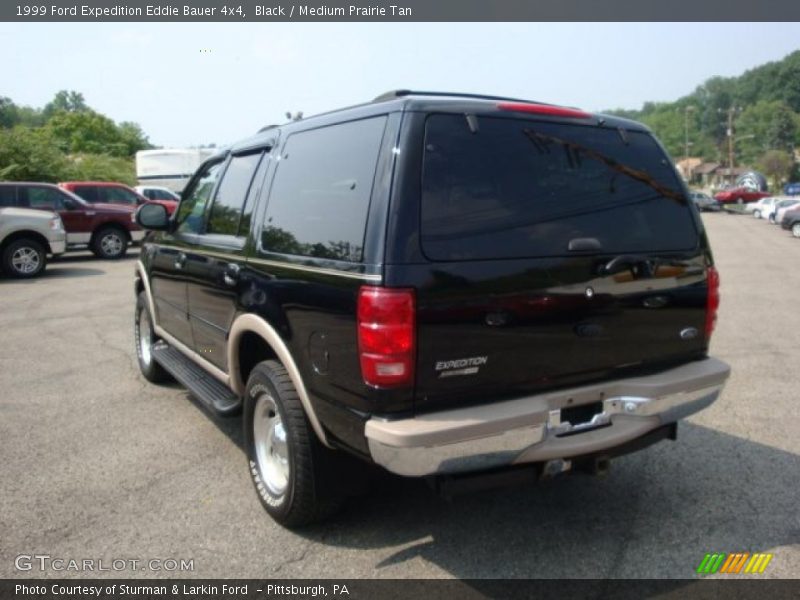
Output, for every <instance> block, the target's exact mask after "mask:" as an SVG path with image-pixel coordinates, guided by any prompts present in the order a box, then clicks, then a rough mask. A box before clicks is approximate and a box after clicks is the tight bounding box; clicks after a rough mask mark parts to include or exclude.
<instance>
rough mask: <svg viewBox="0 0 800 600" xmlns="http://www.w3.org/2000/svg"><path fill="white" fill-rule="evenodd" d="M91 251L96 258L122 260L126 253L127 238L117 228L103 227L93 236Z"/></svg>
mask: <svg viewBox="0 0 800 600" xmlns="http://www.w3.org/2000/svg"><path fill="white" fill-rule="evenodd" d="M91 249H92V252H93V253H94V255H95V256H96V257H98V258H106V259H110V260H116V259H118V258H122V257H123V256H125V254H126V253H127V252H128V236H127V234H126V233H125V232H124V231H123V230H122V229H120V228H119V227H103V228H102V229H100V230H99V231H98V232H97V233H95V234H94V237H93V238H92V244H91Z"/></svg>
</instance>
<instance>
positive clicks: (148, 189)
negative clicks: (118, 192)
mask: <svg viewBox="0 0 800 600" xmlns="http://www.w3.org/2000/svg"><path fill="white" fill-rule="evenodd" d="M133 189H134V190H136V192H137V193H138V194H140V195H142V196H144V197H145V198H147V199H148V200H155V201H159V200H166V201H168V202H175V203H176V205H177V203H178V202H180V199H181V197H180V196H179V195H178V194H176V193H175V192H173V191H172V190H171V189H169V188H165V187H160V186H156V185H137V186H136V187H134V188H133ZM173 211H174V208H173V210H172V211H168V212H169V213H170V214H172V212H173Z"/></svg>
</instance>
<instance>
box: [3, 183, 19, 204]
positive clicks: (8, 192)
mask: <svg viewBox="0 0 800 600" xmlns="http://www.w3.org/2000/svg"><path fill="white" fill-rule="evenodd" d="M16 204H17V194H16V188H15V187H14V186H13V185H0V206H16Z"/></svg>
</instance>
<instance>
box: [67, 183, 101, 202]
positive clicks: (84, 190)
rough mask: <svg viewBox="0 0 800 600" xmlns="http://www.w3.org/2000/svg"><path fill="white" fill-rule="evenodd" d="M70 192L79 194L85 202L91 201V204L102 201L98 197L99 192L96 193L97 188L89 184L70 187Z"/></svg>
mask: <svg viewBox="0 0 800 600" xmlns="http://www.w3.org/2000/svg"><path fill="white" fill-rule="evenodd" d="M72 193H73V194H76V195H78V196H80V197H81V198H83V199H84V200H86V201H87V202H91V203H92V204H97V203H98V202H102V201H103V200H101V199H100V197H99V194H98V193H97V188H96V187H93V186H90V185H78V186H75V187H74V188H73V189H72Z"/></svg>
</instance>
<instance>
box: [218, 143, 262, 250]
mask: <svg viewBox="0 0 800 600" xmlns="http://www.w3.org/2000/svg"><path fill="white" fill-rule="evenodd" d="M260 160H261V153H260V152H258V153H255V154H246V155H244V156H234V157H233V158H232V159H231V162H230V163H229V164H228V168H227V169H225V174H224V175H223V176H222V181H221V182H220V184H219V187H218V188H217V194H216V196H215V198H214V204H213V205H212V206H211V216H210V217H209V219H208V228H207V232H208V233H216V234H221V235H238V233H239V222H240V221H241V218H242V210H243V209H244V205H245V201H246V200H247V192H248V191H249V190H250V183H251V182H252V181H253V175H254V174H255V172H256V169H257V168H258V163H259V161H260Z"/></svg>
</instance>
